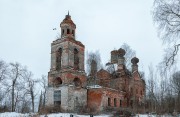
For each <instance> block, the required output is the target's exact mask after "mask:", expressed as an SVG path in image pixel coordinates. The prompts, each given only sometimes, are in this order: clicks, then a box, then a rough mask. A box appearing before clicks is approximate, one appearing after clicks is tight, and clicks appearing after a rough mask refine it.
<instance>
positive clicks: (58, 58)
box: [56, 48, 62, 70]
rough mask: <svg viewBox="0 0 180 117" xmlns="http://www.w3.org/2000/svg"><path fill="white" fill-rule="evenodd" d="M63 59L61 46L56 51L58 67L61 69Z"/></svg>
mask: <svg viewBox="0 0 180 117" xmlns="http://www.w3.org/2000/svg"><path fill="white" fill-rule="evenodd" d="M61 59H62V48H59V49H58V51H57V53H56V69H57V70H60V69H61Z"/></svg>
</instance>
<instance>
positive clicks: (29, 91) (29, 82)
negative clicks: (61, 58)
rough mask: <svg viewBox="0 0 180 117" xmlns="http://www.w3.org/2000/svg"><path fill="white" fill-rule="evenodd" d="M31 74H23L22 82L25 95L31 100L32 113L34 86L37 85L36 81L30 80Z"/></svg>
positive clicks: (34, 94)
mask: <svg viewBox="0 0 180 117" xmlns="http://www.w3.org/2000/svg"><path fill="white" fill-rule="evenodd" d="M32 76H33V74H32V72H28V71H27V72H26V73H25V74H24V80H25V83H26V84H27V85H26V88H25V89H26V94H28V95H30V98H31V105H32V112H34V101H35V97H36V92H35V91H36V84H37V83H38V80H34V79H33V78H32Z"/></svg>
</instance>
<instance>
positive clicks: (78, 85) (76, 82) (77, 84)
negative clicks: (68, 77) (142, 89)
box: [73, 78, 81, 87]
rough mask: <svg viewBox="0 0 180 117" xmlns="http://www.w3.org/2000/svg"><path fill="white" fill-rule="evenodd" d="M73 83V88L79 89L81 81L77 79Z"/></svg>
mask: <svg viewBox="0 0 180 117" xmlns="http://www.w3.org/2000/svg"><path fill="white" fill-rule="evenodd" d="M73 82H74V86H75V87H81V80H80V79H79V78H74V80H73Z"/></svg>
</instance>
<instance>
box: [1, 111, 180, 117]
mask: <svg viewBox="0 0 180 117" xmlns="http://www.w3.org/2000/svg"><path fill="white" fill-rule="evenodd" d="M72 115H73V117H90V115H77V114H72ZM44 116H45V115H40V116H37V117H44ZM47 116H48V117H70V113H57V114H48V115H47ZM0 117H32V116H30V114H21V113H16V112H6V113H0ZM94 117H111V116H110V115H97V116H94ZM136 117H173V116H170V115H163V116H157V115H136ZM176 117H180V115H179V116H176Z"/></svg>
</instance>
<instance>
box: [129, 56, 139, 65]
mask: <svg viewBox="0 0 180 117" xmlns="http://www.w3.org/2000/svg"><path fill="white" fill-rule="evenodd" d="M138 62H139V59H138V58H137V57H134V58H132V59H131V63H132V64H137V63H138Z"/></svg>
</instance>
